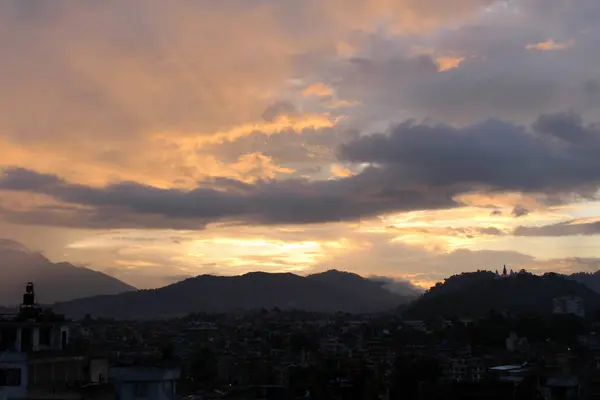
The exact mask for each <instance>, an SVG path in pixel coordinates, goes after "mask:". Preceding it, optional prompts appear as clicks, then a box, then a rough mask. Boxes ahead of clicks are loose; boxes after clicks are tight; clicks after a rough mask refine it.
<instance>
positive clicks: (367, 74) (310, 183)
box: [0, 0, 600, 288]
mask: <svg viewBox="0 0 600 400" xmlns="http://www.w3.org/2000/svg"><path fill="white" fill-rule="evenodd" d="M598 21H600V2H598V1H597V0H454V1H447V0H318V1H317V0H219V1H214V0H197V1H193V2H191V1H183V0H181V1H180V0H174V1H169V2H165V1H162V0H129V1H125V2H122V1H113V0H108V1H102V2H77V3H72V2H68V1H66V0H56V1H52V2H48V1H43V0H6V1H3V2H1V3H0V58H1V59H2V60H3V61H2V63H0V88H2V95H1V96H0V154H1V157H0V168H1V172H0V237H3V238H8V239H13V240H17V241H19V242H21V243H23V244H25V245H26V246H28V247H29V248H30V249H33V250H35V251H41V252H43V253H44V254H45V255H46V256H47V257H49V258H50V259H51V260H53V261H57V262H58V261H68V262H71V263H74V264H76V265H81V266H86V267H88V268H92V269H95V270H98V271H102V272H106V273H108V274H111V275H113V276H115V277H117V278H119V279H122V280H123V281H125V282H127V283H130V284H132V285H135V286H136V287H139V288H151V287H159V286H163V285H166V284H169V283H172V282H176V281H178V280H181V279H184V278H186V277H189V276H195V275H200V274H217V275H233V274H241V273H245V272H248V271H256V270H262V271H267V272H293V273H297V274H301V275H303V274H310V273H313V272H318V271H323V270H327V269H332V268H335V269H340V270H346V271H351V272H355V273H359V274H361V275H363V276H385V277H390V278H394V279H398V280H408V281H410V282H411V283H412V284H414V285H416V286H419V287H422V288H428V287H429V286H431V285H433V284H435V282H437V281H440V280H443V279H444V278H445V277H447V276H449V275H452V274H456V273H460V272H462V271H473V270H477V269H487V270H496V269H502V266H503V265H507V267H508V268H509V269H515V270H520V269H521V268H525V269H527V270H530V271H533V272H537V273H542V272H546V271H556V272H561V273H570V272H576V271H584V272H595V271H596V270H598V268H600V242H599V241H598V234H599V233H600V218H598V216H600V199H599V198H598V186H599V185H600V157H598V156H597V154H600V125H598V122H599V121H600V69H598V65H599V63H600V53H599V52H598V51H597V43H598V42H599V41H600V23H598Z"/></svg>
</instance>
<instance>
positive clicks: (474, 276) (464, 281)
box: [404, 271, 600, 319]
mask: <svg viewBox="0 0 600 400" xmlns="http://www.w3.org/2000/svg"><path fill="white" fill-rule="evenodd" d="M567 295H575V296H580V297H581V298H582V299H583V301H584V302H585V307H586V311H587V312H595V311H596V310H599V309H600V294H598V293H596V292H594V291H593V290H591V289H590V288H588V287H587V286H585V285H583V284H580V283H578V282H575V281H574V280H571V279H568V278H565V277H563V276H560V275H557V274H553V273H549V274H545V275H543V276H537V275H531V274H527V273H524V274H517V275H515V276H512V277H506V278H500V279H496V278H495V276H494V274H493V273H492V272H487V271H482V272H472V273H464V274H460V275H455V276H452V277H450V278H448V279H446V281H445V282H444V283H438V284H437V285H436V286H434V287H432V288H431V289H430V290H429V291H427V292H426V293H425V294H424V295H423V296H422V297H421V298H419V299H418V300H417V301H415V302H413V303H412V304H411V305H409V306H408V307H407V308H406V309H405V311H404V315H405V317H407V318H418V319H428V318H435V317H438V316H458V317H478V316H483V315H486V314H487V313H489V311H490V310H492V309H493V310H497V311H504V310H506V311H509V312H512V313H522V312H534V313H539V314H550V313H552V305H553V299H554V298H555V297H560V296H567Z"/></svg>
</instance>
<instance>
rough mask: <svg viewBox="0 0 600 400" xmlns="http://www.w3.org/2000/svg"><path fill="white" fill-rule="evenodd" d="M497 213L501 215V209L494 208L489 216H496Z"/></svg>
mask: <svg viewBox="0 0 600 400" xmlns="http://www.w3.org/2000/svg"><path fill="white" fill-rule="evenodd" d="M499 215H502V210H494V211H492V212H491V213H490V217H497V216H499Z"/></svg>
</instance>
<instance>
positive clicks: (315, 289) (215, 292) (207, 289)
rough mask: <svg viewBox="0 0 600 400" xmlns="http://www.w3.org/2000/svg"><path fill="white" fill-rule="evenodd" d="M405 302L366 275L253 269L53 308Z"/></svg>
mask: <svg viewBox="0 0 600 400" xmlns="http://www.w3.org/2000/svg"><path fill="white" fill-rule="evenodd" d="M404 301H406V299H405V298H404V297H402V296H398V295H395V294H393V293H391V292H389V291H388V290H386V289H384V288H382V287H381V285H379V284H377V283H375V282H372V281H370V280H369V279H365V278H362V277H360V276H358V275H354V274H347V273H344V272H339V271H329V272H326V273H323V274H317V275H310V276H308V277H301V276H298V275H294V274H290V273H287V274H269V273H264V272H253V273H248V274H245V275H240V276H230V277H223V276H212V275H202V276H198V277H195V278H190V279H187V280H185V281H182V282H178V283H175V284H173V285H169V286H166V287H163V288H160V289H153V290H140V291H137V292H131V293H123V294H120V295H115V296H96V297H91V298H85V299H79V300H74V301H70V302H66V303H61V304H56V305H55V306H54V308H55V309H56V311H58V312H61V313H66V314H67V315H69V316H72V317H81V316H83V315H85V314H86V313H89V314H91V315H92V316H94V317H112V318H118V319H128V318H165V317H174V316H180V315H185V314H189V313H192V312H199V311H205V312H225V311H231V310H236V309H246V310H250V309H262V308H266V309H272V308H274V307H279V308H281V309H300V310H307V311H321V312H335V311H346V312H354V313H360V312H375V311H385V310H390V309H393V308H395V307H397V306H398V305H399V304H400V303H402V302H404Z"/></svg>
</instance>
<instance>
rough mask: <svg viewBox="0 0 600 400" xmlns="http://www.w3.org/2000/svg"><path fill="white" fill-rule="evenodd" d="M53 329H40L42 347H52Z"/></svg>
mask: <svg viewBox="0 0 600 400" xmlns="http://www.w3.org/2000/svg"><path fill="white" fill-rule="evenodd" d="M51 338H52V329H51V328H50V327H42V328H40V346H50V344H51Z"/></svg>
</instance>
